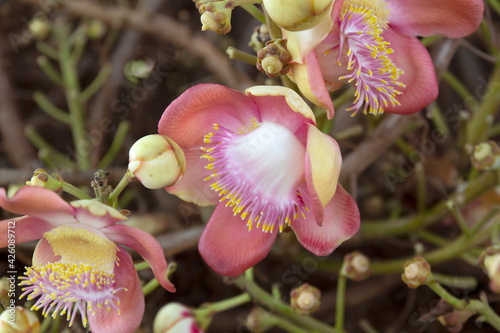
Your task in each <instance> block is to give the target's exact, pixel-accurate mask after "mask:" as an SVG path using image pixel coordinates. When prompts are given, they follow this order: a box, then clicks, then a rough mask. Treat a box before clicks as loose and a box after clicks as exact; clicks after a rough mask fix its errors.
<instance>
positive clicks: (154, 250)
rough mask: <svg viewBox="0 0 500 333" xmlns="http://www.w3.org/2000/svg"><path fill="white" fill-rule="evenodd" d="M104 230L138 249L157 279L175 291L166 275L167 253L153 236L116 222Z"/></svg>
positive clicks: (110, 236) (164, 286)
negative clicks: (165, 253) (164, 252)
mask: <svg viewBox="0 0 500 333" xmlns="http://www.w3.org/2000/svg"><path fill="white" fill-rule="evenodd" d="M102 231H103V232H104V233H105V234H106V236H107V237H108V238H109V239H111V240H112V241H114V242H116V243H120V244H123V245H126V246H128V247H130V248H132V249H134V250H135V251H137V252H138V253H139V254H140V255H141V256H142V257H143V258H144V260H146V261H147V262H148V263H149V265H150V266H151V268H152V269H153V273H154V275H155V277H156V279H157V280H158V282H160V284H161V285H162V286H163V288H165V289H167V290H168V291H170V292H174V291H175V287H174V285H173V284H172V282H170V281H169V280H168V278H167V276H166V274H167V261H166V260H165V255H164V254H163V250H162V248H161V246H160V244H158V242H157V241H156V239H155V238H154V237H153V236H151V235H150V234H149V233H147V232H145V231H142V230H140V229H137V228H134V227H131V226H128V225H124V224H115V225H112V226H110V227H107V228H104V229H102Z"/></svg>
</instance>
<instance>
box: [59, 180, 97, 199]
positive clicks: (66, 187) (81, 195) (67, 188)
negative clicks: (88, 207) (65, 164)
mask: <svg viewBox="0 0 500 333" xmlns="http://www.w3.org/2000/svg"><path fill="white" fill-rule="evenodd" d="M62 190H63V191H64V192H66V193H69V194H71V195H74V196H75V197H77V198H78V199H82V200H88V199H92V197H90V196H89V195H88V194H87V193H85V192H83V191H82V190H80V189H79V188H78V187H76V186H74V185H71V184H70V183H66V182H64V183H63V184H62Z"/></svg>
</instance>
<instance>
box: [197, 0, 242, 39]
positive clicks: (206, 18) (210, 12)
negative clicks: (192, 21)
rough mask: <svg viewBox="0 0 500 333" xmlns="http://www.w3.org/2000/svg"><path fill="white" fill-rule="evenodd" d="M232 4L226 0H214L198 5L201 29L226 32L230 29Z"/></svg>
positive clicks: (219, 32) (220, 32)
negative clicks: (214, 0) (213, 0)
mask: <svg viewBox="0 0 500 333" xmlns="http://www.w3.org/2000/svg"><path fill="white" fill-rule="evenodd" d="M233 8H234V6H233V5H232V4H230V3H227V2H226V1H216V2H213V3H208V4H203V5H200V6H199V11H200V14H201V17H200V20H201V24H202V25H201V30H203V31H206V30H210V31H215V32H216V33H218V34H227V33H228V32H229V31H231V14H232V12H233Z"/></svg>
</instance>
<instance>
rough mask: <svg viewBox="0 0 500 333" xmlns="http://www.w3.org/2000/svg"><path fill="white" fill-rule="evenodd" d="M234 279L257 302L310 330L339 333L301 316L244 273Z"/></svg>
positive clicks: (319, 322) (322, 332)
mask: <svg viewBox="0 0 500 333" xmlns="http://www.w3.org/2000/svg"><path fill="white" fill-rule="evenodd" d="M233 281H234V283H235V284H236V285H237V286H238V287H239V288H241V289H242V290H245V291H246V292H248V293H249V294H250V296H251V297H252V299H253V300H254V301H255V302H257V303H259V304H260V305H262V306H264V307H266V308H267V309H268V310H269V311H272V312H274V313H276V314H278V315H280V316H282V317H285V318H287V319H289V320H290V321H291V322H294V323H296V324H297V325H300V326H301V327H304V328H307V329H308V330H309V331H310V332H311V331H317V332H320V333H338V332H337V330H336V329H334V328H333V327H330V326H328V325H326V324H325V323H322V322H321V321H318V320H316V319H314V318H312V317H309V316H299V315H298V314H297V312H296V311H295V310H293V309H292V308H291V307H290V306H289V305H287V304H285V303H284V302H282V301H281V300H277V299H274V298H273V297H272V295H270V294H269V293H267V292H266V291H264V290H263V289H262V288H260V287H259V286H258V285H257V284H255V283H254V282H253V281H249V280H247V279H245V277H244V276H242V275H240V276H238V277H236V278H235V279H234V280H233Z"/></svg>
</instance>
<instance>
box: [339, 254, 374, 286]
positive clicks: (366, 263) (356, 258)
mask: <svg viewBox="0 0 500 333" xmlns="http://www.w3.org/2000/svg"><path fill="white" fill-rule="evenodd" d="M370 273H371V272H370V259H368V257H366V256H365V255H364V254H362V253H361V252H359V251H354V252H352V253H349V254H347V255H346V256H345V257H344V270H343V274H344V275H345V276H346V277H348V278H349V279H352V280H354V281H362V280H364V279H366V278H367V277H369V276H370Z"/></svg>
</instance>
